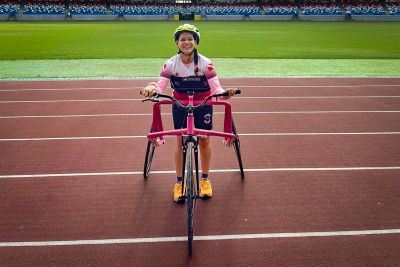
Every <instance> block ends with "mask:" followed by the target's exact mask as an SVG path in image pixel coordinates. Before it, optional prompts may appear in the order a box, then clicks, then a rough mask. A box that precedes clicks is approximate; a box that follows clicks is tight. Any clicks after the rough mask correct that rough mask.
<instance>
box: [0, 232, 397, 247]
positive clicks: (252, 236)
mask: <svg viewBox="0 0 400 267" xmlns="http://www.w3.org/2000/svg"><path fill="white" fill-rule="evenodd" d="M393 234H400V229H383V230H356V231H332V232H295V233H261V234H235V235H204V236H194V237H193V239H194V240H196V241H215V240H238V239H267V238H301V237H332V236H359V235H393ZM186 241H187V237H186V236H168V237H143V238H123V239H94V240H60V241H32V242H1V243H0V247H48V246H78V245H107V244H108V245H117V244H141V243H162V242H186Z"/></svg>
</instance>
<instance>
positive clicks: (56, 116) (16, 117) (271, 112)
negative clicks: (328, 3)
mask: <svg viewBox="0 0 400 267" xmlns="http://www.w3.org/2000/svg"><path fill="white" fill-rule="evenodd" d="M337 113H400V110H326V111H234V112H232V114H337ZM214 114H224V112H214ZM161 115H171V113H161ZM115 116H116V117H118V116H120V117H122V116H152V114H151V113H114V114H71V115H17V116H0V119H25V118H75V117H115Z"/></svg>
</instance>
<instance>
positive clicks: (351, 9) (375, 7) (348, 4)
mask: <svg viewBox="0 0 400 267" xmlns="http://www.w3.org/2000/svg"><path fill="white" fill-rule="evenodd" d="M343 6H344V7H345V10H346V13H347V14H348V15H364V16H371V15H375V16H376V15H386V12H385V9H384V8H383V6H382V5H381V4H380V3H379V2H378V1H369V2H357V1H350V0H347V1H345V2H344V3H343Z"/></svg>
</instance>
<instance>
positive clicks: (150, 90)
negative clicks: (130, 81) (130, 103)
mask: <svg viewBox="0 0 400 267" xmlns="http://www.w3.org/2000/svg"><path fill="white" fill-rule="evenodd" d="M156 90H157V87H156V86H155V85H153V84H150V85H148V86H146V87H145V88H143V89H142V90H140V94H141V95H142V96H144V97H151V96H153V95H154V94H155V93H156Z"/></svg>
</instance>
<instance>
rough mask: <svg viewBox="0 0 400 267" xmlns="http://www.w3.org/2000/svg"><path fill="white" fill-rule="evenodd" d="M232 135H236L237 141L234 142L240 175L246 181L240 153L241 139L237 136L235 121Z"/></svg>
mask: <svg viewBox="0 0 400 267" xmlns="http://www.w3.org/2000/svg"><path fill="white" fill-rule="evenodd" d="M232 133H233V134H234V135H236V139H235V141H234V142H233V148H234V149H235V154H236V158H237V160H238V163H239V168H240V174H241V176H242V179H244V171H243V163H242V156H241V153H240V139H239V135H238V134H237V131H236V127H235V124H234V123H233V120H232Z"/></svg>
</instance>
